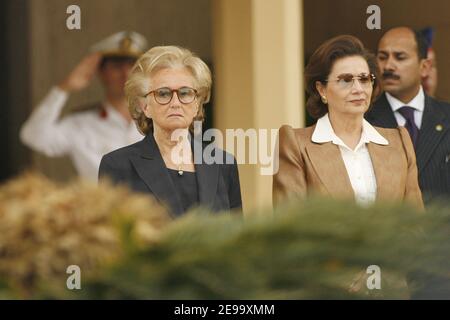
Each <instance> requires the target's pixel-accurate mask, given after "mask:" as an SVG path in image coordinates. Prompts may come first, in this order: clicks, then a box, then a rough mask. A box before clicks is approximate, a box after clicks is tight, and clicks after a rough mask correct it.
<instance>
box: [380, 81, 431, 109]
mask: <svg viewBox="0 0 450 320" xmlns="http://www.w3.org/2000/svg"><path fill="white" fill-rule="evenodd" d="M386 99H387V100H388V102H389V104H390V106H391V108H392V111H394V112H396V111H398V109H400V108H401V107H404V106H408V107H412V108H414V109H416V110H418V111H422V112H423V109H424V108H425V94H424V92H423V88H422V86H420V88H419V92H418V93H417V95H416V96H415V97H414V98H413V99H412V100H411V101H409V102H408V103H403V102H401V101H400V100H398V99H397V98H395V97H393V96H392V95H391V94H389V93H388V92H386Z"/></svg>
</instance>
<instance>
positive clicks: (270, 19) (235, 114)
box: [213, 0, 304, 212]
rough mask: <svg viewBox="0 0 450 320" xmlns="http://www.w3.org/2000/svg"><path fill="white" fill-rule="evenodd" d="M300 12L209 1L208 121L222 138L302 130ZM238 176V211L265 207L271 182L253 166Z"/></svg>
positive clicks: (295, 5) (273, 3)
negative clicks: (211, 85)
mask: <svg viewBox="0 0 450 320" xmlns="http://www.w3.org/2000/svg"><path fill="white" fill-rule="evenodd" d="M301 10H302V6H301V1H300V0H264V1H263V0H216V1H214V6H213V22H214V23H213V54H214V61H215V79H216V85H215V97H216V100H215V113H214V116H215V117H214V118H215V125H216V127H218V128H219V129H221V130H222V131H223V132H224V131H225V130H226V129H237V128H242V129H243V130H248V129H256V130H257V132H258V130H271V129H278V128H279V127H280V126H281V125H282V124H290V125H292V126H294V127H299V126H302V125H303V122H304V120H303V113H302V110H303V89H302V61H303V51H302V41H301V30H302V23H301ZM260 141H261V140H258V141H257V142H258V143H259V142H260ZM259 147H260V145H259V146H258V148H257V149H255V150H256V151H258V150H259ZM248 149H249V145H248V144H247V153H246V161H247V163H248V162H249V161H248V160H249V153H248ZM229 151H230V150H229ZM258 160H260V159H258ZM239 173H240V178H241V189H242V197H243V203H244V211H245V212H248V210H249V209H260V208H265V207H268V206H271V204H272V176H267V175H261V172H260V166H259V165H254V164H242V165H240V166H239Z"/></svg>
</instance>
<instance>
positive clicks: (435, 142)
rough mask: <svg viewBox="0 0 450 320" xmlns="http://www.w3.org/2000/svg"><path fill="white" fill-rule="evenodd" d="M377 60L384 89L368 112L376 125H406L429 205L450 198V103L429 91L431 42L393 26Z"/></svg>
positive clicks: (368, 117)
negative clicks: (426, 84)
mask: <svg viewBox="0 0 450 320" xmlns="http://www.w3.org/2000/svg"><path fill="white" fill-rule="evenodd" d="M377 61H378V66H379V68H380V75H381V83H382V86H383V89H384V91H385V92H384V93H383V94H382V95H381V97H380V98H379V99H378V100H377V101H376V102H375V103H374V105H373V107H372V109H371V110H370V111H369V112H368V113H367V114H366V119H367V120H368V121H369V122H370V123H371V124H372V125H375V126H379V127H385V128H395V127H397V126H405V127H406V129H408V132H409V133H410V135H411V139H412V141H413V144H414V148H415V151H416V158H417V167H418V171H419V185H420V188H421V190H422V193H423V199H424V202H425V205H427V204H430V202H431V201H433V200H436V199H443V200H444V201H449V199H450V104H448V103H445V102H440V101H437V100H435V99H433V98H431V97H429V96H428V95H426V94H425V93H424V90H423V88H422V86H421V78H422V77H423V76H425V75H426V74H427V72H428V71H429V70H430V67H431V65H430V61H429V60H428V59H427V43H426V40H425V39H424V38H423V36H422V35H421V34H419V33H416V32H414V31H413V30H412V29H410V28H406V27H400V28H394V29H391V30H389V31H387V32H386V33H385V34H384V35H383V37H382V38H381V39H380V42H379V44H378V52H377Z"/></svg>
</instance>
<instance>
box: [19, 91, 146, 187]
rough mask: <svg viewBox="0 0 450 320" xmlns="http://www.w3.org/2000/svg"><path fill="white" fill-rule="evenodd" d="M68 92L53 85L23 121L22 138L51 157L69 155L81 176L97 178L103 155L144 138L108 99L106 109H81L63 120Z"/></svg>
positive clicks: (104, 104) (91, 178) (30, 145)
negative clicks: (101, 110) (62, 113)
mask: <svg viewBox="0 0 450 320" xmlns="http://www.w3.org/2000/svg"><path fill="white" fill-rule="evenodd" d="M67 99H68V94H67V93H66V92H65V91H63V90H61V89H59V88H58V87H54V88H52V89H51V91H50V92H49V93H48V95H47V96H46V97H45V98H44V99H43V100H42V101H41V103H39V105H38V106H37V108H36V109H35V111H34V112H33V113H32V115H31V116H30V117H29V119H28V120H27V121H26V122H25V123H24V125H23V126H22V128H21V131H20V138H21V140H22V142H23V143H24V144H26V145H27V146H29V147H30V148H32V149H33V150H35V151H39V152H42V153H44V154H45V155H47V156H50V157H57V156H64V155H69V156H70V157H71V159H72V161H73V163H74V166H75V168H76V169H77V172H78V174H79V175H80V176H81V177H84V178H88V179H90V180H94V181H95V180H97V176H98V168H99V166H100V160H101V158H102V156H103V155H105V154H106V153H108V152H111V151H113V150H115V149H118V148H121V147H124V146H126V145H129V144H132V143H135V142H137V141H139V140H141V139H142V138H143V136H142V134H141V133H139V131H138V129H137V128H136V125H135V123H134V121H132V122H130V123H128V121H127V120H125V118H124V117H123V116H122V115H121V114H120V113H119V112H117V111H116V109H114V108H113V107H112V106H111V105H109V104H108V103H107V102H104V103H103V107H104V111H103V112H99V110H98V109H95V110H88V111H81V112H77V113H74V114H71V115H68V116H66V117H64V118H62V119H60V115H61V111H62V109H63V107H64V104H65V103H66V101H67Z"/></svg>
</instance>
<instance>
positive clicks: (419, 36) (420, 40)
mask: <svg viewBox="0 0 450 320" xmlns="http://www.w3.org/2000/svg"><path fill="white" fill-rule="evenodd" d="M414 37H415V39H416V44H417V55H418V56H419V59H420V60H422V59H426V58H427V56H428V41H427V39H426V38H425V36H424V35H423V33H422V32H420V31H414Z"/></svg>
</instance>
